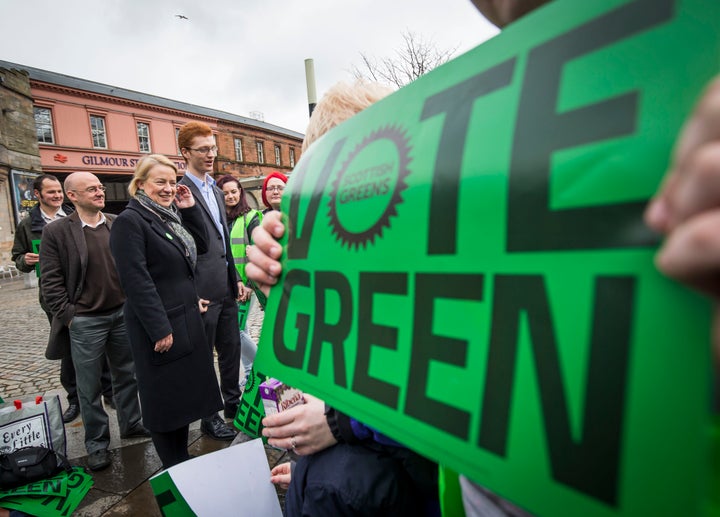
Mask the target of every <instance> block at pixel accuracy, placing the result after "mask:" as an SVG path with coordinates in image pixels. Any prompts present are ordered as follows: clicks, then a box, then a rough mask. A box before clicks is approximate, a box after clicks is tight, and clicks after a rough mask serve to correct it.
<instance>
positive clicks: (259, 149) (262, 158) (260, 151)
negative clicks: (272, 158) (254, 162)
mask: <svg viewBox="0 0 720 517" xmlns="http://www.w3.org/2000/svg"><path fill="white" fill-rule="evenodd" d="M255 147H257V155H258V158H257V159H258V163H265V151H263V143H262V142H261V141H260V140H258V141H257V142H255Z"/></svg>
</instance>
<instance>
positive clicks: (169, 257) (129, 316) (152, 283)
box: [110, 154, 223, 468]
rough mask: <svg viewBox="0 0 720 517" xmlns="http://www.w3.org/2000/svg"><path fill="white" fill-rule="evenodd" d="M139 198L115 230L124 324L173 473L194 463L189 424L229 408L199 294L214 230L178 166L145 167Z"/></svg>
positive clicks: (136, 181) (155, 433) (151, 420)
mask: <svg viewBox="0 0 720 517" xmlns="http://www.w3.org/2000/svg"><path fill="white" fill-rule="evenodd" d="M128 191H129V193H130V195H131V196H132V199H131V200H130V202H129V203H128V206H127V208H126V209H125V210H124V211H123V212H122V213H121V214H120V215H119V216H118V218H117V219H116V220H115V223H114V224H113V227H112V231H111V233H110V249H111V251H112V254H113V257H114V258H115V264H116V266H117V271H118V275H119V277H120V283H121V285H122V288H123V290H124V291H125V295H126V296H127V300H126V302H125V322H126V325H127V330H128V335H129V337H130V344H131V348H132V352H133V357H134V359H135V370H136V376H137V382H138V391H139V394H140V402H141V405H142V414H143V421H144V422H145V426H146V427H147V429H148V430H149V431H150V434H151V436H152V440H153V445H154V446H155V450H156V451H157V453H158V456H159V457H160V459H161V460H162V464H163V467H164V468H169V467H171V466H173V465H175V464H177V463H180V462H182V461H185V460H186V459H188V458H189V455H188V450H187V440H188V426H189V424H190V422H193V421H195V420H198V419H200V418H202V417H204V416H206V415H208V414H211V413H213V412H217V411H219V410H220V409H221V408H222V407H223V404H222V399H221V397H220V389H219V387H218V384H217V378H216V376H215V371H214V369H213V359H212V353H211V351H210V349H209V348H208V346H207V342H206V339H205V333H204V329H203V321H202V318H201V313H202V312H204V311H205V310H207V300H202V299H200V298H199V297H198V295H197V291H196V289H195V280H194V278H195V264H196V260H197V256H198V253H203V252H204V251H205V250H206V249H207V238H208V237H207V232H206V230H205V225H204V224H203V221H202V214H200V208H199V206H197V205H196V204H195V199H194V198H193V195H192V193H191V192H190V189H189V188H187V187H186V186H184V185H178V184H177V168H176V166H175V164H174V163H173V162H172V161H170V160H169V159H168V158H166V157H165V156H162V155H158V154H152V155H148V156H145V157H144V158H142V159H141V160H140V162H138V164H137V166H136V168H135V174H134V176H133V179H132V181H131V182H130V186H129V187H128Z"/></svg>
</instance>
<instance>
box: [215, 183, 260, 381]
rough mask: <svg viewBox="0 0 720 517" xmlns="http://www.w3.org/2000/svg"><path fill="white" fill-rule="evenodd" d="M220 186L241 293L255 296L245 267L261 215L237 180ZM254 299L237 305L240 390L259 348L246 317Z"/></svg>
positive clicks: (219, 184)
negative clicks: (254, 224)
mask: <svg viewBox="0 0 720 517" xmlns="http://www.w3.org/2000/svg"><path fill="white" fill-rule="evenodd" d="M217 186H218V187H220V188H221V189H222V191H223V192H224V193H225V212H226V214H227V221H228V228H230V248H231V250H232V254H233V257H234V259H235V269H237V272H238V277H239V278H240V280H242V285H243V287H242V289H245V290H246V291H249V292H250V293H252V289H251V288H250V287H248V285H247V275H246V274H245V264H246V263H247V253H246V251H245V250H246V247H247V245H248V244H250V239H249V237H248V225H249V224H250V221H252V220H253V219H254V218H255V217H257V218H258V219H261V218H262V212H260V211H259V210H255V209H253V208H252V207H250V205H249V204H248V202H247V199H246V198H245V191H244V189H243V188H242V185H240V182H239V181H238V179H237V178H236V177H234V176H230V175H227V176H223V177H222V178H220V179H219V180H218V182H217ZM251 301H252V300H251V297H250V296H248V297H247V301H245V302H238V327H239V329H240V354H241V359H240V360H241V362H242V367H243V371H244V374H243V375H242V377H241V379H240V389H241V390H242V389H243V388H244V387H245V382H246V380H247V376H248V374H249V373H250V370H251V369H252V365H253V361H254V360H255V353H256V352H257V344H256V343H255V342H254V341H253V340H252V338H251V337H250V334H248V332H247V331H246V330H245V327H246V325H247V316H248V313H249V312H250V304H251Z"/></svg>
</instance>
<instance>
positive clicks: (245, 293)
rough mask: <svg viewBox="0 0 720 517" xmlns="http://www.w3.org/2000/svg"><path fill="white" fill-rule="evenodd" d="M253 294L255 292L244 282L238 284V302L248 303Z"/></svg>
mask: <svg viewBox="0 0 720 517" xmlns="http://www.w3.org/2000/svg"><path fill="white" fill-rule="evenodd" d="M252 294H253V290H252V289H250V288H249V287H248V286H246V285H245V284H243V283H242V282H238V301H239V302H246V301H248V300H249V299H250V297H251V296H252Z"/></svg>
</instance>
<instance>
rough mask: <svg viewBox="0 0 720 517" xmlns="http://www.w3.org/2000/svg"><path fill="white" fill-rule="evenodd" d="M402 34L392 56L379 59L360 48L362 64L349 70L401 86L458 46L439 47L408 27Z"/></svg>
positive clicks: (447, 55) (437, 62) (446, 58)
mask: <svg viewBox="0 0 720 517" xmlns="http://www.w3.org/2000/svg"><path fill="white" fill-rule="evenodd" d="M402 37H403V42H404V46H403V47H402V48H399V49H396V50H395V52H394V55H393V56H392V57H386V58H382V59H380V60H379V61H378V60H377V59H376V58H374V57H371V56H368V55H367V54H364V53H362V52H361V53H360V58H361V60H362V63H361V65H360V66H359V67H358V66H356V65H353V66H352V69H351V71H350V72H351V73H352V75H353V77H355V78H356V79H368V80H371V81H375V82H382V83H387V84H392V85H395V86H397V87H398V88H400V87H402V86H405V85H406V84H408V83H411V82H412V81H414V80H415V79H417V78H418V77H420V76H422V75H425V74H426V73H428V72H429V71H430V70H432V69H433V68H436V67H438V66H440V65H442V64H443V63H445V62H447V61H449V60H450V59H451V58H452V56H453V54H455V51H456V50H457V46H456V47H455V48H452V49H447V50H440V49H438V48H437V47H436V46H435V44H434V42H433V41H431V40H426V39H424V38H423V37H422V36H419V35H417V34H415V33H414V32H410V31H404V32H403V33H402Z"/></svg>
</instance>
